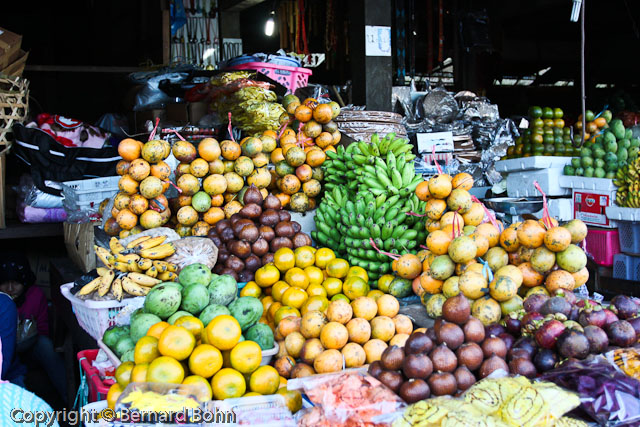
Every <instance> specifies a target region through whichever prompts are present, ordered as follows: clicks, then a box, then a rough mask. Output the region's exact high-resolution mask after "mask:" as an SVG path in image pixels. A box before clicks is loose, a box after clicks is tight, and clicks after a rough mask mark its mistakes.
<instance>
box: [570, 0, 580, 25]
mask: <svg viewBox="0 0 640 427" xmlns="http://www.w3.org/2000/svg"><path fill="white" fill-rule="evenodd" d="M581 8H582V0H573V8H572V9H571V22H578V18H580V9H581Z"/></svg>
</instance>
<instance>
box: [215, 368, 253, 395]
mask: <svg viewBox="0 0 640 427" xmlns="http://www.w3.org/2000/svg"><path fill="white" fill-rule="evenodd" d="M211 389H212V391H213V397H214V398H215V399H216V400H224V399H230V398H233V397H241V396H242V395H243V394H244V393H245V391H247V383H246V381H245V380H244V377H243V376H242V374H241V373H240V372H238V371H236V370H235V369H231V368H224V369H221V370H219V371H218V372H217V373H216V374H215V375H214V376H213V378H211Z"/></svg>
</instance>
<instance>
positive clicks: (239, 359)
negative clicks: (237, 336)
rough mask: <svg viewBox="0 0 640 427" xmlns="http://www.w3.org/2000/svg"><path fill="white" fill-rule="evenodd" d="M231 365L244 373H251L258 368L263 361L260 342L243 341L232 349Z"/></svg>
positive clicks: (230, 355)
mask: <svg viewBox="0 0 640 427" xmlns="http://www.w3.org/2000/svg"><path fill="white" fill-rule="evenodd" d="M229 358H230V361H231V367H232V368H233V369H235V370H236V371H238V372H240V373H242V374H250V373H251V372H253V371H255V370H256V369H258V366H260V362H261V361H262V350H261V349H260V346H259V345H258V343H256V342H253V341H242V342H240V343H238V344H237V345H236V346H235V347H233V348H232V349H231V353H230V354H229Z"/></svg>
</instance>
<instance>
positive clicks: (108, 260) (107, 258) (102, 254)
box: [93, 245, 114, 268]
mask: <svg viewBox="0 0 640 427" xmlns="http://www.w3.org/2000/svg"><path fill="white" fill-rule="evenodd" d="M93 250H94V251H95V253H96V255H97V256H98V259H99V260H100V261H102V263H103V264H104V265H106V266H107V267H109V268H113V261H112V260H113V258H114V257H113V255H111V252H109V251H108V250H106V249H105V248H103V247H100V246H98V245H93Z"/></svg>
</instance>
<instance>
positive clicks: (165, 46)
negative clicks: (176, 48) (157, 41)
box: [160, 0, 171, 65]
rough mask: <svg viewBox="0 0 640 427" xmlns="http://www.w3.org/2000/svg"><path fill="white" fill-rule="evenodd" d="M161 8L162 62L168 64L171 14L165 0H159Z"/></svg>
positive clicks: (169, 59) (169, 58)
mask: <svg viewBox="0 0 640 427" xmlns="http://www.w3.org/2000/svg"><path fill="white" fill-rule="evenodd" d="M160 8H161V10H162V63H163V64H164V65H169V62H171V16H170V14H169V8H168V7H167V2H166V0H160Z"/></svg>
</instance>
